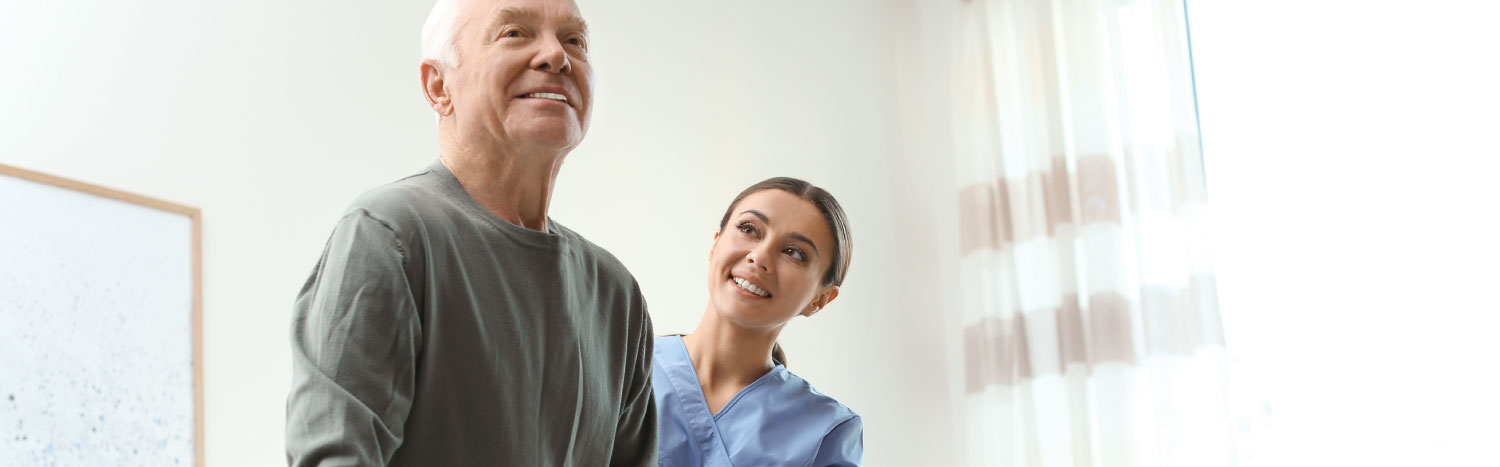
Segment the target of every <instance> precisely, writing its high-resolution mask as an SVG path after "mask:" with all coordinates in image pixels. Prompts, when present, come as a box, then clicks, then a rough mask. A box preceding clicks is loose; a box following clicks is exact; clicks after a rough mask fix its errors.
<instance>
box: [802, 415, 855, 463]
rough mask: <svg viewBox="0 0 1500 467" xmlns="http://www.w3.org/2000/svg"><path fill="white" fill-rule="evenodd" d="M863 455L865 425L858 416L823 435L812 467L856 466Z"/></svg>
mask: <svg viewBox="0 0 1500 467" xmlns="http://www.w3.org/2000/svg"><path fill="white" fill-rule="evenodd" d="M864 455H865V425H864V422H863V421H861V420H860V418H859V416H857V415H856V416H855V417H854V418H851V419H848V420H845V421H844V422H843V423H840V424H839V425H838V426H836V427H833V430H831V431H829V432H828V434H827V435H825V436H823V443H822V444H821V445H819V446H818V453H817V454H816V455H814V456H813V461H812V465H813V466H814V467H857V466H858V465H859V463H860V462H861V461H862V460H863V458H864Z"/></svg>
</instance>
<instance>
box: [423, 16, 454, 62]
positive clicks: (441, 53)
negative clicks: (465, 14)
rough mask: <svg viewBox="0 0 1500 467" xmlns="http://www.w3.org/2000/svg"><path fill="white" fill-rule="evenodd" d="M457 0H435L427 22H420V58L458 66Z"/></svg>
mask: <svg viewBox="0 0 1500 467" xmlns="http://www.w3.org/2000/svg"><path fill="white" fill-rule="evenodd" d="M458 13H459V4H458V0H437V3H434V4H433V5H432V12H431V13H428V14H427V22H426V23H423V24H422V59H423V60H426V59H432V60H436V61H437V62H438V63H441V64H443V65H446V66H450V67H453V66H458V46H457V44H455V43H454V42H455V39H456V38H455V37H454V36H455V35H457V34H458Z"/></svg>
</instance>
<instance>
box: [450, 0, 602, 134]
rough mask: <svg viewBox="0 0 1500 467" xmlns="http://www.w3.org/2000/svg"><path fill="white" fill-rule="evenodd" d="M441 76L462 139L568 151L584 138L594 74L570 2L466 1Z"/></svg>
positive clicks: (575, 9)
mask: <svg viewBox="0 0 1500 467" xmlns="http://www.w3.org/2000/svg"><path fill="white" fill-rule="evenodd" d="M461 8H462V13H460V16H459V20H458V24H456V25H455V27H456V30H457V35H456V37H455V41H454V42H455V44H456V47H457V52H458V66H457V67H455V68H454V69H451V70H447V71H446V72H445V73H444V75H445V81H446V87H447V88H448V92H449V93H450V95H451V96H452V102H453V112H454V114H453V116H454V117H455V123H457V124H458V125H459V131H461V132H464V133H478V134H466V135H465V136H466V137H467V138H466V139H470V140H471V141H472V140H473V138H475V137H478V138H480V139H488V140H489V141H491V142H493V143H495V144H498V145H503V146H510V147H515V148H541V149H561V150H569V149H572V148H573V147H575V146H577V145H578V143H579V142H580V141H582V140H583V135H584V134H585V133H586V132H587V131H588V123H589V110H590V106H589V105H590V103H591V98H592V95H593V91H594V73H593V70H592V69H591V68H590V67H589V62H588V46H589V44H588V31H587V27H586V26H585V24H584V22H583V18H582V17H581V16H580V14H579V12H578V6H577V5H576V4H574V3H573V2H572V1H571V0H468V1H465V2H464V5H463V6H462V7H461Z"/></svg>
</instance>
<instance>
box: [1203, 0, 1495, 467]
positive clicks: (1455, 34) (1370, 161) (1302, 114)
mask: <svg viewBox="0 0 1500 467" xmlns="http://www.w3.org/2000/svg"><path fill="white" fill-rule="evenodd" d="M1188 7H1189V20H1190V23H1191V27H1192V35H1193V49H1194V50H1193V51H1194V58H1195V61H1196V65H1197V79H1198V96H1199V105H1200V114H1201V118H1202V129H1203V144H1204V153H1205V162H1206V164H1207V171H1208V188H1209V197H1210V201H1211V202H1212V203H1213V207H1214V211H1215V216H1216V218H1217V220H1218V222H1217V224H1218V229H1217V230H1218V239H1219V244H1218V245H1217V247H1218V249H1217V250H1216V258H1215V259H1216V264H1215V266H1216V269H1217V272H1218V276H1219V284H1220V299H1221V302H1222V305H1223V312H1224V323H1225V327H1226V339H1227V340H1228V345H1229V348H1230V351H1231V352H1232V353H1233V354H1236V355H1239V356H1240V358H1241V359H1242V360H1243V363H1244V369H1245V370H1246V372H1247V373H1246V374H1245V375H1244V376H1246V377H1247V379H1246V380H1245V383H1246V387H1244V388H1240V389H1242V390H1244V391H1246V394H1247V395H1249V396H1253V397H1254V398H1258V399H1260V400H1264V401H1266V402H1268V403H1269V407H1270V416H1269V417H1268V420H1269V422H1270V426H1269V429H1268V430H1267V431H1263V432H1262V433H1261V434H1260V435H1259V436H1258V437H1257V438H1256V439H1254V443H1255V445H1254V448H1256V449H1257V451H1258V452H1257V453H1256V454H1257V457H1258V458H1259V463H1257V464H1254V465H1276V466H1298V465H1307V466H1318V465H1476V464H1483V463H1486V462H1491V463H1492V462H1493V459H1494V455H1495V452H1494V440H1495V439H1496V438H1497V437H1500V428H1497V425H1496V423H1495V421H1496V420H1497V419H1500V399H1497V398H1496V397H1495V395H1496V394H1500V374H1497V373H1500V370H1497V368H1500V365H1497V363H1496V362H1495V358H1496V357H1497V356H1500V340H1497V339H1496V338H1495V336H1494V334H1495V329H1496V328H1497V327H1500V304H1497V302H1496V297H1495V291H1496V290H1500V289H1497V286H1496V283H1497V282H1500V273H1497V272H1496V269H1495V267H1496V265H1497V264H1500V246H1497V243H1496V239H1497V238H1500V223H1497V215H1496V213H1500V209H1497V208H1496V207H1495V205H1494V204H1495V201H1497V200H1500V183H1497V182H1496V173H1497V169H1500V143H1497V141H1496V139H1495V137H1496V135H1497V130H1496V129H1497V128H1500V116H1497V115H1500V114H1496V113H1495V110H1496V109H1497V108H1500V90H1497V89H1500V88H1497V87H1496V83H1500V61H1497V58H1496V57H1497V52H1496V46H1497V44H1500V32H1497V30H1496V29H1495V27H1494V24H1493V23H1494V18H1496V17H1497V14H1500V9H1497V7H1496V6H1494V4H1493V3H1490V2H1469V1H1452V0H1442V1H1433V2H1420V3H1410V2H1407V3H1395V2H1351V1H1343V2H1341V1H1330V0H1289V1H1287V0H1278V1H1269V2H1266V1H1263V2H1215V1H1206V0H1190V1H1188Z"/></svg>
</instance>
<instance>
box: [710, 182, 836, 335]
mask: <svg viewBox="0 0 1500 467" xmlns="http://www.w3.org/2000/svg"><path fill="white" fill-rule="evenodd" d="M722 227H723V230H722V231H721V232H720V233H719V234H718V235H717V236H715V238H714V246H713V249H711V250H709V259H708V263H709V267H708V295H709V300H710V302H711V303H712V304H713V306H714V309H715V311H717V312H718V313H719V315H720V316H722V317H724V318H725V319H728V320H729V321H731V322H734V323H736V324H739V325H741V326H744V327H747V328H773V327H779V326H781V325H783V324H785V323H786V322H787V321H789V320H791V319H792V317H794V316H797V315H799V314H800V315H804V316H811V315H812V313H814V312H815V311H816V310H815V307H817V308H821V307H822V306H823V305H826V304H827V302H828V301H830V300H832V299H833V297H834V296H836V295H838V292H837V289H838V288H837V287H832V286H829V287H824V286H823V275H824V274H825V273H826V272H827V271H828V265H829V264H830V263H831V262H832V260H833V259H832V258H833V256H832V255H833V252H834V245H833V232H831V231H829V229H828V222H827V221H825V220H824V219H823V214H822V213H821V212H820V211H818V208H817V207H816V206H814V205H813V204H812V202H810V201H807V200H804V199H802V198H799V197H797V196H795V195H793V194H791V193H788V192H785V191H782V190H777V189H769V190H761V191H758V192H755V193H752V194H750V195H749V196H746V197H745V198H744V199H742V200H740V203H739V204H737V205H735V206H734V208H733V209H732V210H731V212H730V215H729V222H728V223H726V224H725V225H724V226H722Z"/></svg>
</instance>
